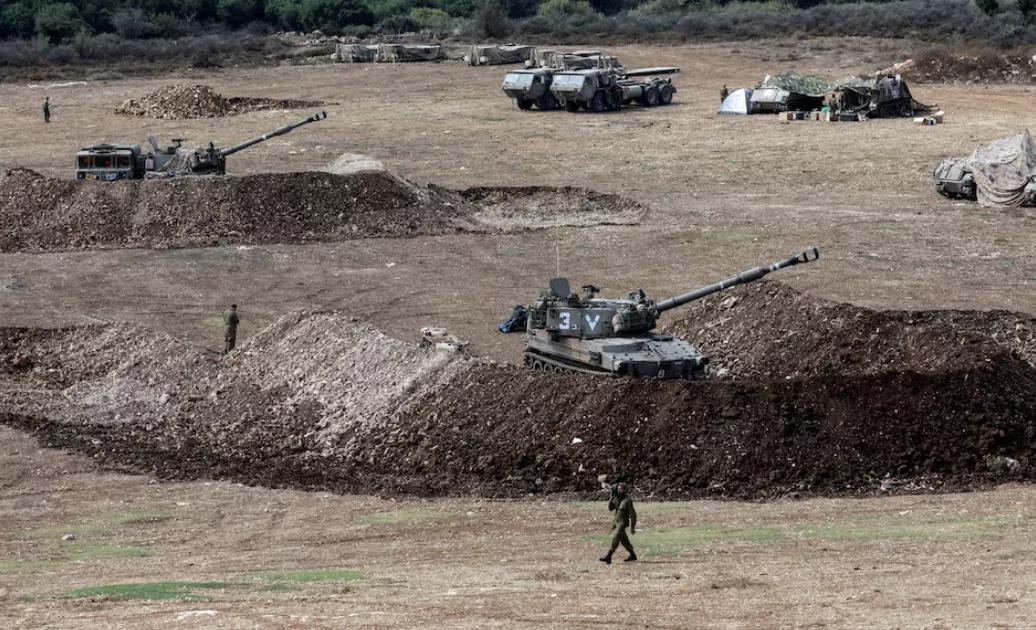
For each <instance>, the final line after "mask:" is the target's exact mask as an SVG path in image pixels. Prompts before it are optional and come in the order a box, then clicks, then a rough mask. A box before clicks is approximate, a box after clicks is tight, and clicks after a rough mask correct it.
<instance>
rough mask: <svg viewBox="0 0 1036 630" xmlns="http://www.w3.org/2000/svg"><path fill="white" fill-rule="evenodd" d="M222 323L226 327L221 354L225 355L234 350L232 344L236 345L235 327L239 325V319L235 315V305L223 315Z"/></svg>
mask: <svg viewBox="0 0 1036 630" xmlns="http://www.w3.org/2000/svg"><path fill="white" fill-rule="evenodd" d="M223 323H224V324H225V325H226V327H227V330H226V336H225V340H226V345H225V346H224V347H223V354H227V353H228V352H230V351H231V350H233V349H234V344H235V343H237V325H238V324H239V323H241V318H240V317H239V316H238V314H237V304H231V305H230V310H229V311H227V312H225V313H223Z"/></svg>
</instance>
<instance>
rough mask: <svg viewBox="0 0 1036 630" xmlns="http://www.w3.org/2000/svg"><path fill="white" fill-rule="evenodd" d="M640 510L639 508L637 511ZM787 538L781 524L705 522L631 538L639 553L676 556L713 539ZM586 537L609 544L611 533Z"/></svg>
mask: <svg viewBox="0 0 1036 630" xmlns="http://www.w3.org/2000/svg"><path fill="white" fill-rule="evenodd" d="M638 512H639V510H638ZM784 537H785V534H784V532H783V531H782V530H781V528H779V527H730V526H727V525H717V524H715V523H702V524H700V525H694V526H692V527H680V528H676V529H660V530H651V531H643V532H640V533H637V534H635V535H633V536H631V537H630V539H631V540H632V542H633V546H634V547H635V548H636V549H637V554H638V555H642V556H676V555H680V554H681V553H683V552H685V551H690V550H692V549H696V548H698V547H701V546H702V545H705V544H708V543H714V542H753V543H772V542H779V541H781V540H783V539H784ZM585 540H594V541H597V542H602V543H606V542H608V541H610V540H611V535H593V536H587V537H586V538H585Z"/></svg>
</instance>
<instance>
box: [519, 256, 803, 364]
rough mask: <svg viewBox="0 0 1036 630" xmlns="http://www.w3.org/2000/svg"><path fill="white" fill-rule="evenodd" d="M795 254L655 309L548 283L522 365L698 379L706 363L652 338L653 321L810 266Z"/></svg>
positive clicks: (534, 310) (534, 309) (588, 288)
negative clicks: (782, 272) (767, 277)
mask: <svg viewBox="0 0 1036 630" xmlns="http://www.w3.org/2000/svg"><path fill="white" fill-rule="evenodd" d="M819 257H820V252H819V250H817V248H816V247H808V248H806V249H805V250H803V251H802V252H800V253H798V254H796V255H794V256H792V257H790V258H788V259H786V260H781V261H778V262H775V263H773V264H772V265H768V266H763V267H754V268H752V269H748V270H747V271H742V272H741V273H739V274H737V275H736V276H733V277H730V278H727V279H726V280H722V281H720V282H717V283H715V284H710V285H708V286H705V287H702V288H700V289H695V290H694V291H689V292H687V293H681V294H680V295H676V296H674V297H670V298H666V299H664V300H660V301H658V302H655V301H654V300H651V299H648V297H647V295H645V294H644V291H643V290H640V289H638V290H636V291H633V292H632V293H630V294H629V295H628V296H627V297H625V298H599V297H597V293H598V292H599V291H600V289H599V288H598V287H596V286H594V285H592V284H587V285H584V286H583V287H582V289H583V293H582V295H578V294H576V293H573V292H572V290H571V287H570V286H569V282H568V279H567V278H554V279H553V280H551V281H550V287H549V288H548V289H546V290H545V291H543V292H542V293H541V294H540V297H539V299H537V300H536V302H535V303H534V304H532V305H531V306H530V307H529V310H528V317H529V320H528V325H527V328H526V333H525V365H526V367H528V368H529V369H531V370H534V371H537V372H581V373H586V374H610V375H616V376H630V377H634V378H658V379H700V378H704V377H705V375H706V372H707V367H708V364H709V357H708V356H707V355H705V354H704V353H702V352H701V351H699V350H698V349H697V348H695V347H694V346H693V345H692V344H690V343H688V342H687V341H683V340H681V339H676V338H674V337H673V336H672V335H660V334H652V332H651V331H652V330H654V329H655V326H656V325H657V323H658V318H659V316H660V315H661V314H662V313H664V312H666V311H668V310H670V309H674V308H676V307H678V306H682V305H684V304H687V303H688V302H693V301H694V300H699V299H701V298H703V297H706V296H708V295H712V294H713V293H716V292H718V291H722V290H724V289H727V288H730V287H732V286H736V285H739V284H746V283H748V282H755V281H756V280H759V279H761V278H762V277H763V276H765V275H766V274H768V273H770V272H773V271H777V270H778V269H784V268H785V267H791V266H792V265H798V264H800V263H808V262H813V261H815V260H817V258H819Z"/></svg>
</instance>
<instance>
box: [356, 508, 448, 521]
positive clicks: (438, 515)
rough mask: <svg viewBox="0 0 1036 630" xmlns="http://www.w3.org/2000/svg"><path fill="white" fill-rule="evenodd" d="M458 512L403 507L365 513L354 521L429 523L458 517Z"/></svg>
mask: <svg viewBox="0 0 1036 630" xmlns="http://www.w3.org/2000/svg"><path fill="white" fill-rule="evenodd" d="M459 516H460V514H459V513H458V512H440V511H438V510H422V509H417V508H403V509H401V510H395V511H394V512H377V513H375V514H363V515H361V516H357V517H355V518H353V522H354V523H360V524H362V525H398V524H401V523H427V522H429V521H446V520H449V519H453V518H458V517H459Z"/></svg>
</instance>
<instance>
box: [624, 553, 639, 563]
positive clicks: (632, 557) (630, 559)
mask: <svg viewBox="0 0 1036 630" xmlns="http://www.w3.org/2000/svg"><path fill="white" fill-rule="evenodd" d="M636 561H637V554H635V553H631V554H630V555H628V556H626V559H625V560H623V562H636Z"/></svg>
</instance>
